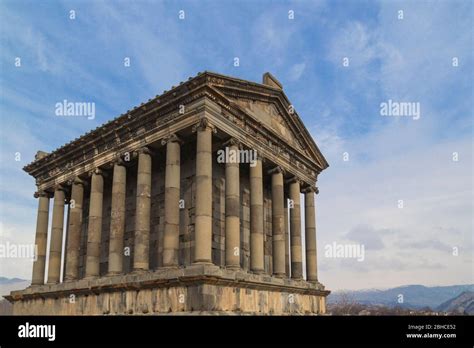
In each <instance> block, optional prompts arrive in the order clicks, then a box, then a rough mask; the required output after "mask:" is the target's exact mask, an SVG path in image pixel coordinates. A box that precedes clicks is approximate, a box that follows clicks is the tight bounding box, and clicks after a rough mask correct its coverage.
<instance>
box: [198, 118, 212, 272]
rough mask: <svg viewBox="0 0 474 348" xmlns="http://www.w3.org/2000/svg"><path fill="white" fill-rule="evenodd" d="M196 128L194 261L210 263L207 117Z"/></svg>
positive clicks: (209, 155) (210, 218)
mask: <svg viewBox="0 0 474 348" xmlns="http://www.w3.org/2000/svg"><path fill="white" fill-rule="evenodd" d="M196 130H197V146H196V220H195V250H194V263H212V130H211V126H210V125H209V124H208V121H207V119H203V120H202V121H201V122H200V123H199V124H198V125H197V126H196Z"/></svg>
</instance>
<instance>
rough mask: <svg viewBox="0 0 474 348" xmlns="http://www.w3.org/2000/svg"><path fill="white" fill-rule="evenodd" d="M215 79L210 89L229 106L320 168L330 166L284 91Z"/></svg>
mask: <svg viewBox="0 0 474 348" xmlns="http://www.w3.org/2000/svg"><path fill="white" fill-rule="evenodd" d="M216 82H217V83H213V88H215V89H216V90H218V91H219V92H220V93H222V95H224V96H225V97H226V99H227V100H228V101H229V104H230V106H232V107H234V108H237V109H239V110H240V111H241V112H244V113H245V114H246V115H248V116H249V117H252V118H253V119H255V120H257V121H258V122H259V123H260V124H261V125H262V127H265V128H266V129H268V130H270V131H271V132H273V133H274V134H275V135H276V136H278V138H280V139H281V140H283V142H284V143H286V144H287V145H289V146H290V147H291V148H293V149H295V150H296V151H298V152H299V153H301V154H303V155H304V156H305V157H307V158H308V159H311V160H312V161H313V162H314V163H315V164H316V165H317V166H318V167H319V168H320V170H324V169H325V168H327V167H328V166H329V164H328V163H327V161H326V159H325V158H324V156H323V155H322V153H321V152H320V151H319V149H318V147H317V145H316V143H315V142H314V140H313V138H312V137H311V135H310V134H309V132H308V131H307V129H306V127H305V126H304V124H303V123H302V121H301V119H300V118H299V116H298V115H297V113H296V112H292V110H291V109H292V107H291V106H290V103H289V102H288V99H287V98H286V96H285V94H284V93H283V91H281V90H278V89H276V88H270V89H268V88H267V87H266V86H263V85H258V86H248V85H247V86H242V87H241V86H238V83H239V81H235V80H234V81H232V82H233V83H232V85H229V84H228V83H226V81H225V80H224V79H220V80H216ZM262 87H263V88H262ZM242 88H243V89H242Z"/></svg>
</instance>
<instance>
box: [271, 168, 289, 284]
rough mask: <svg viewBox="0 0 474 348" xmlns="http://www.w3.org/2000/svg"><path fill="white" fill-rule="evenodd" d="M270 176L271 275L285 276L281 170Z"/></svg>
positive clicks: (275, 170)
mask: <svg viewBox="0 0 474 348" xmlns="http://www.w3.org/2000/svg"><path fill="white" fill-rule="evenodd" d="M270 174H271V175H272V237H273V274H274V275H275V276H277V277H283V276H284V275H285V222H284V216H283V214H284V202H283V200H284V193H283V170H282V169H281V168H280V167H277V168H275V169H272V170H271V171H270Z"/></svg>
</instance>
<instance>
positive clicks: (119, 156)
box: [111, 151, 137, 167]
mask: <svg viewBox="0 0 474 348" xmlns="http://www.w3.org/2000/svg"><path fill="white" fill-rule="evenodd" d="M135 157H137V154H136V153H135V152H134V151H123V152H122V151H117V152H116V153H115V154H114V159H113V160H112V162H111V166H112V167H113V166H114V165H116V164H117V165H119V166H125V165H127V164H129V163H130V162H131V160H132V159H133V158H135Z"/></svg>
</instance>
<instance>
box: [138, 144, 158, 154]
mask: <svg viewBox="0 0 474 348" xmlns="http://www.w3.org/2000/svg"><path fill="white" fill-rule="evenodd" d="M135 152H136V153H137V155H139V154H146V155H153V153H154V152H153V150H152V149H150V147H149V146H142V147H141V148H139V149H137V150H136V151H135Z"/></svg>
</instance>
